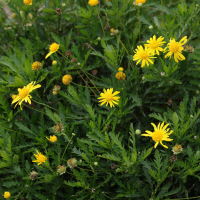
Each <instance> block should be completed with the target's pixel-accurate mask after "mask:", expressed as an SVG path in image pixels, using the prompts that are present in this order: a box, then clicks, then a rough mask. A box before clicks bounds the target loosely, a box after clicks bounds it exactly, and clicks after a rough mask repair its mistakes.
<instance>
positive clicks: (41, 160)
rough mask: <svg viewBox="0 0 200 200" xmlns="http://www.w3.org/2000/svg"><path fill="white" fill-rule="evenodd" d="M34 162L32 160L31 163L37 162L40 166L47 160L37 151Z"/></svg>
mask: <svg viewBox="0 0 200 200" xmlns="http://www.w3.org/2000/svg"><path fill="white" fill-rule="evenodd" d="M34 156H35V158H36V160H33V161H32V162H38V165H41V164H42V163H43V162H45V161H46V160H47V157H46V156H44V155H42V154H41V153H40V152H38V151H37V154H34Z"/></svg>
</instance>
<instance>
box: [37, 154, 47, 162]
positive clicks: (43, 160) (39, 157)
mask: <svg viewBox="0 0 200 200" xmlns="http://www.w3.org/2000/svg"><path fill="white" fill-rule="evenodd" d="M37 160H38V161H39V162H40V163H41V162H45V161H46V157H45V156H43V155H42V156H38V158H37Z"/></svg>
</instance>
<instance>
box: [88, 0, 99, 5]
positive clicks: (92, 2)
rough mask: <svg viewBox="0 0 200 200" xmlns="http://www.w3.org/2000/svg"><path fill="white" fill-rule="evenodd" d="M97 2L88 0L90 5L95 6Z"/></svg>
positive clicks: (96, 0)
mask: <svg viewBox="0 0 200 200" xmlns="http://www.w3.org/2000/svg"><path fill="white" fill-rule="evenodd" d="M98 3H99V1H98V0H89V2H88V4H90V5H91V6H96V5H97V4H98Z"/></svg>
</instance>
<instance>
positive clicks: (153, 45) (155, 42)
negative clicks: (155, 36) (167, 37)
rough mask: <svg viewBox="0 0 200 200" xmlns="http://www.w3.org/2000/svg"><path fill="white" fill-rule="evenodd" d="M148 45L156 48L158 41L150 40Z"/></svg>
mask: <svg viewBox="0 0 200 200" xmlns="http://www.w3.org/2000/svg"><path fill="white" fill-rule="evenodd" d="M150 46H151V48H152V49H156V48H158V47H159V43H158V42H157V41H153V42H151V44H150Z"/></svg>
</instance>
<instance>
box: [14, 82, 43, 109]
mask: <svg viewBox="0 0 200 200" xmlns="http://www.w3.org/2000/svg"><path fill="white" fill-rule="evenodd" d="M34 85H35V82H31V83H29V84H28V85H27V86H24V87H23V88H22V89H21V88H18V92H19V94H18V95H17V97H16V98H15V99H14V100H13V101H12V104H13V103H16V102H17V104H16V105H15V107H16V106H17V105H18V104H19V105H20V108H21V110H22V102H23V101H25V102H26V103H27V102H28V103H29V104H31V100H30V98H32V96H31V95H30V94H29V93H30V92H32V91H33V90H35V89H37V88H40V87H41V85H35V86H34Z"/></svg>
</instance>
